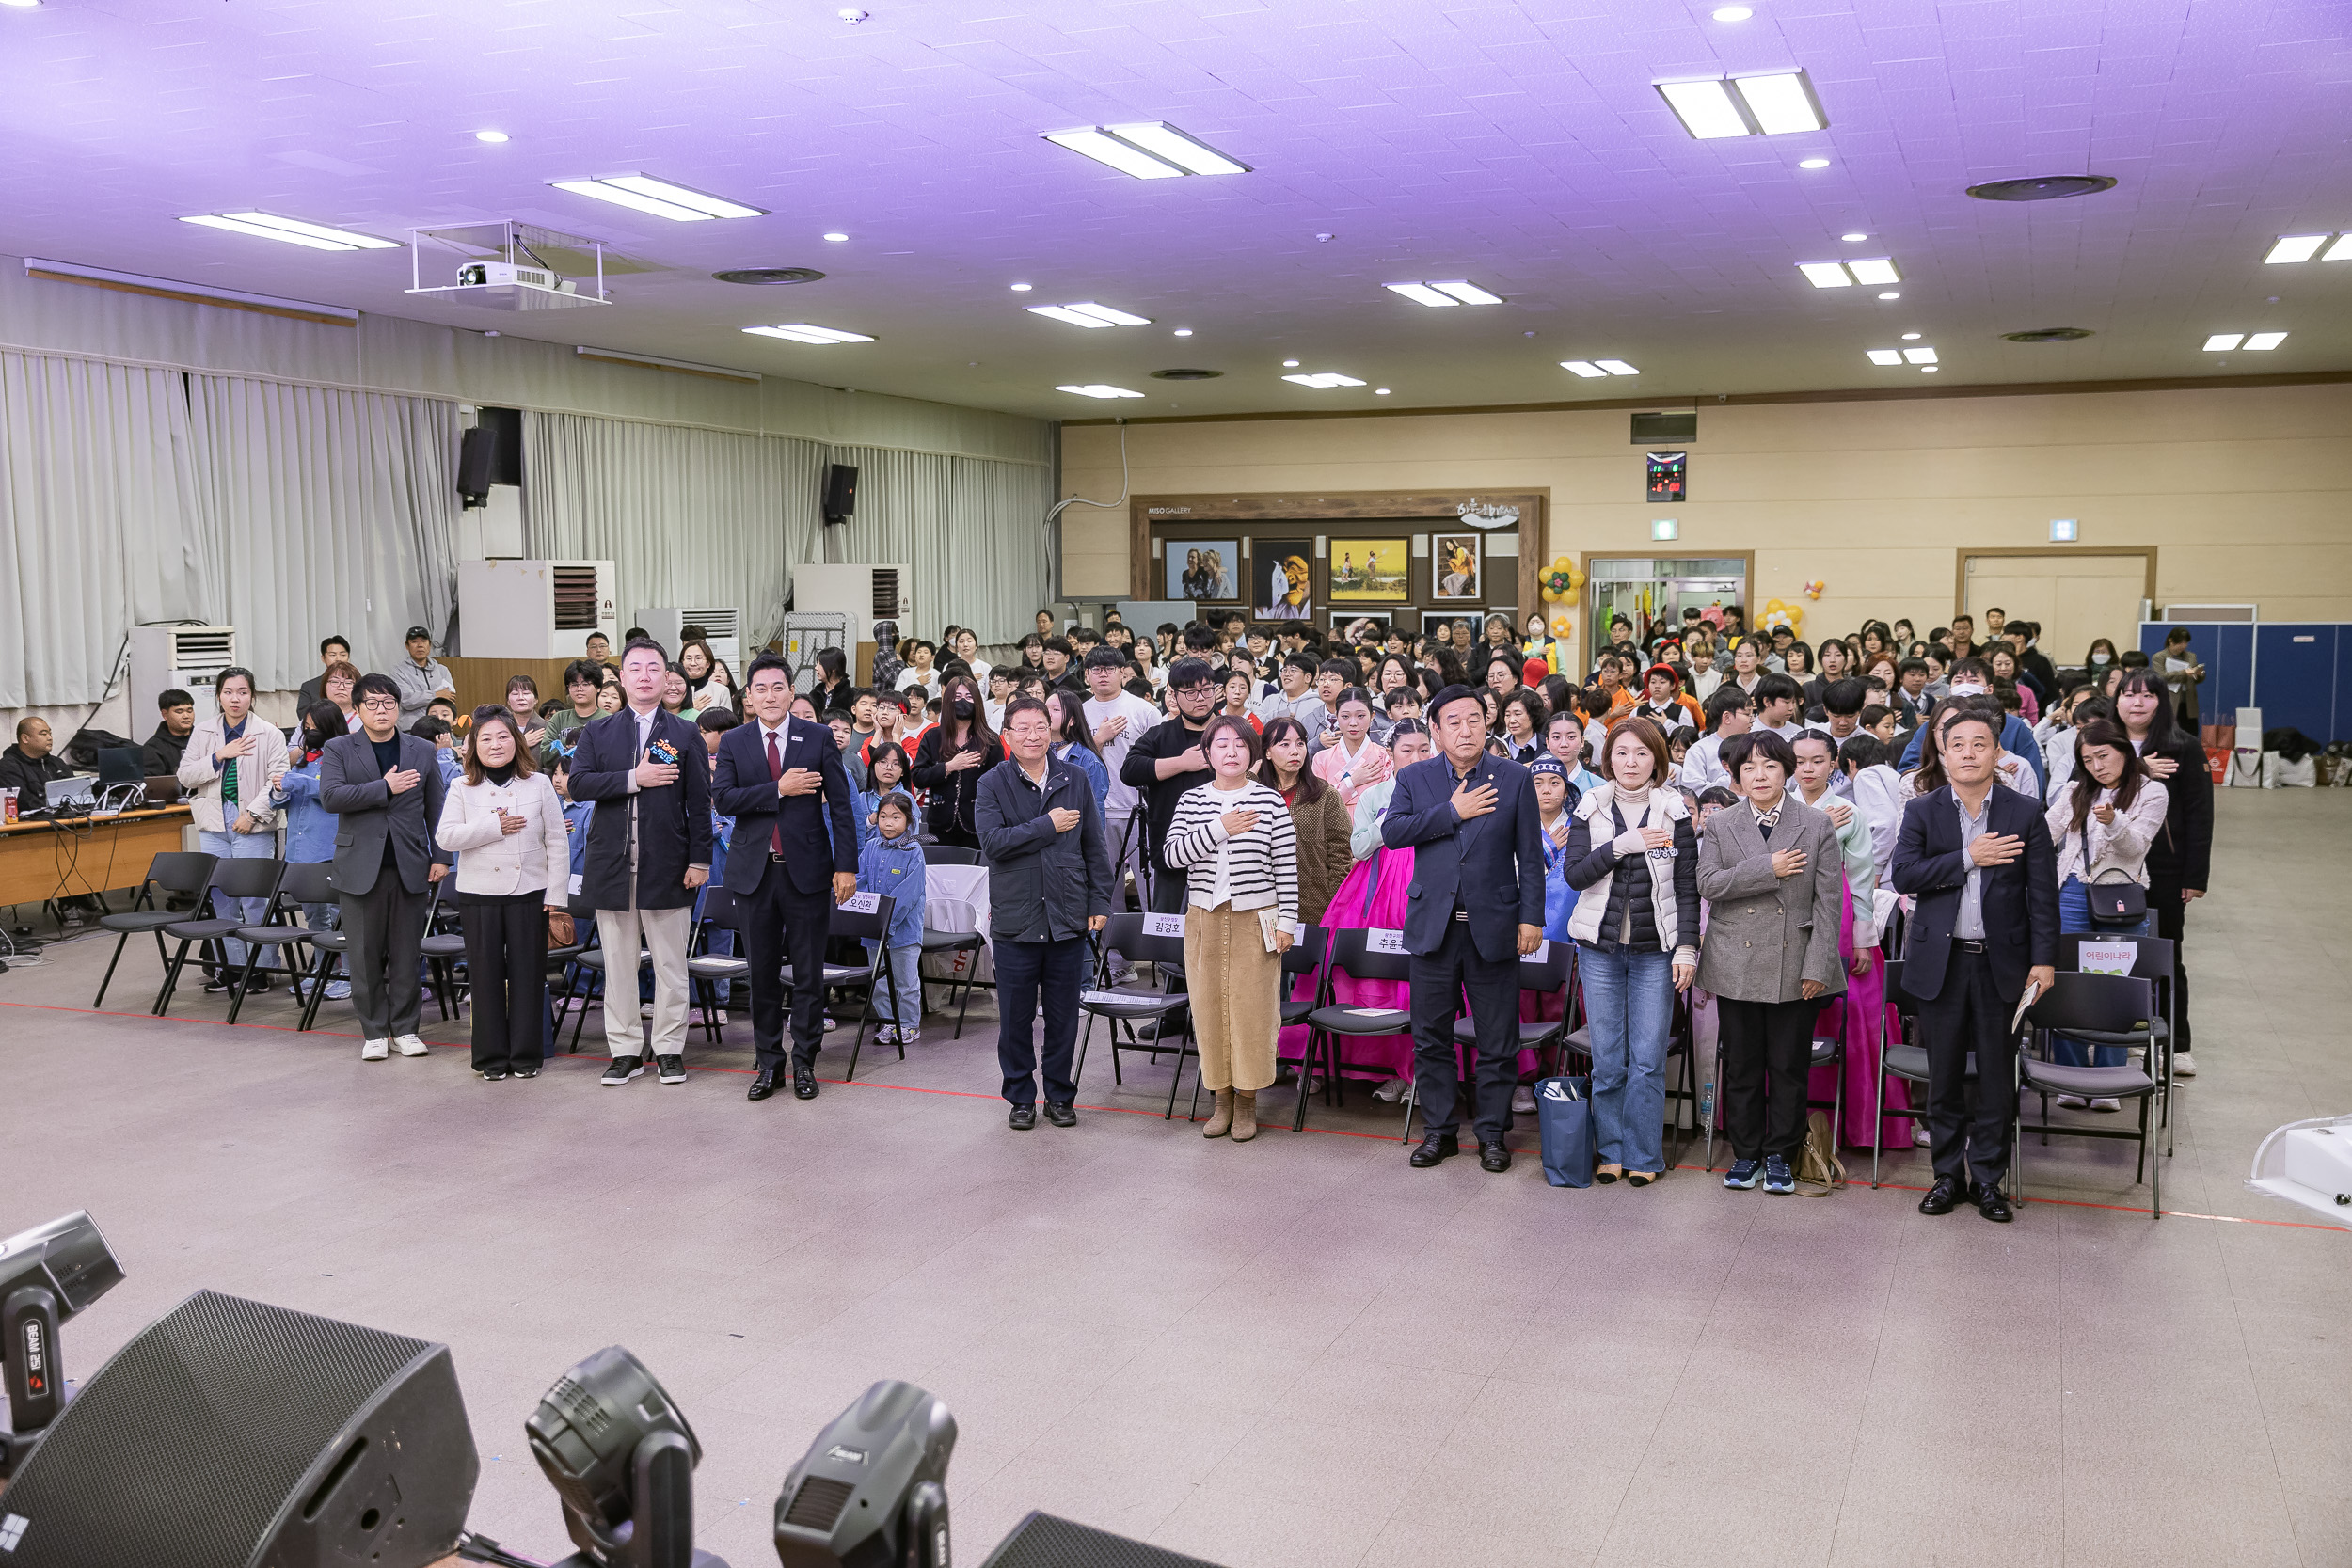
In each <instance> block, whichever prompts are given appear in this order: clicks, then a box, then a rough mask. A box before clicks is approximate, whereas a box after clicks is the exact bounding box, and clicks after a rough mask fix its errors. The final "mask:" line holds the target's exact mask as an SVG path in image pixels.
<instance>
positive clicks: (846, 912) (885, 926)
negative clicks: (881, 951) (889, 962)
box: [827, 893, 898, 942]
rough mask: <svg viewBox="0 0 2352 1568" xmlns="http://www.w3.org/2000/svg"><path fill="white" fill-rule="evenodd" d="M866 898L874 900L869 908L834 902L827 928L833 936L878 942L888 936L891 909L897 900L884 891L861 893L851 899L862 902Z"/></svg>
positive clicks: (894, 907)
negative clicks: (854, 908) (862, 908)
mask: <svg viewBox="0 0 2352 1568" xmlns="http://www.w3.org/2000/svg"><path fill="white" fill-rule="evenodd" d="M868 898H871V899H872V900H873V901H874V907H873V908H872V909H870V910H853V909H850V908H848V907H846V906H844V905H840V904H835V905H834V907H833V920H832V922H831V924H830V925H829V926H828V927H827V930H828V931H829V932H830V933H831V934H832V935H834V936H836V937H849V938H850V939H852V940H854V941H860V942H864V941H873V942H880V941H882V939H883V938H884V937H886V936H888V935H889V934H890V915H891V911H894V910H896V909H897V908H898V900H897V899H895V898H893V897H891V896H890V895H888V894H886V893H861V894H858V895H855V896H854V898H853V900H852V901H853V902H857V903H864V902H865V901H866V899H868Z"/></svg>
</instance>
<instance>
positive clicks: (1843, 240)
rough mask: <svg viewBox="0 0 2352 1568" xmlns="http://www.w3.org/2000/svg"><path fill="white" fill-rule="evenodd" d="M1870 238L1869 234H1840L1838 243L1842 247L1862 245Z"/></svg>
mask: <svg viewBox="0 0 2352 1568" xmlns="http://www.w3.org/2000/svg"><path fill="white" fill-rule="evenodd" d="M1869 237H1870V236H1869V235H1867V234H1840V235H1838V236H1837V241H1838V243H1839V244H1840V245H1860V244H1861V243H1862V242H1863V241H1865V240H1867V239H1868V238H1869Z"/></svg>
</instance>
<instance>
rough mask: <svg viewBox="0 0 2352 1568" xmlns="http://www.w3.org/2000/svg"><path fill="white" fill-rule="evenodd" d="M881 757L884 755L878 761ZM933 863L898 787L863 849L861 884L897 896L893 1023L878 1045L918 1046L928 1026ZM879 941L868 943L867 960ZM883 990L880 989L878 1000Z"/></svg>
mask: <svg viewBox="0 0 2352 1568" xmlns="http://www.w3.org/2000/svg"><path fill="white" fill-rule="evenodd" d="M877 760H879V758H878V759H877ZM927 868H928V863H927V862H926V861H925V860H924V859H923V846H922V845H921V844H920V843H918V842H917V841H916V839H915V836H914V800H913V798H911V797H910V796H908V795H907V794H906V793H905V792H904V791H903V790H895V789H894V790H892V791H891V792H890V793H888V794H886V795H884V796H883V797H882V800H881V801H880V803H879V804H878V805H876V807H875V808H874V836H873V837H872V838H869V839H867V840H866V845H865V847H863V848H861V849H860V850H859V851H858V852H857V888H858V891H859V892H860V893H879V894H881V895H883V896H884V897H887V898H889V899H891V900H893V903H892V906H891V913H890V931H889V934H888V936H887V937H886V938H885V940H884V942H883V945H886V946H887V947H888V948H889V949H890V985H889V988H888V992H889V1001H888V1003H887V1006H888V1008H889V1016H890V1018H891V1020H892V1023H891V1024H886V1025H884V1026H883V1029H882V1034H881V1036H880V1037H879V1040H878V1043H880V1044H882V1045H912V1044H914V1042H915V1041H916V1040H917V1039H919V1038H920V1037H921V1036H922V1028H923V883H924V878H925V872H926V870H927ZM875 945H876V944H875V943H874V942H866V944H865V946H866V958H867V960H868V961H869V962H870V961H872V959H873V956H874V948H875ZM882 994H883V988H882V987H881V986H877V987H875V990H874V996H875V1000H876V1001H877V1002H880V1001H881V1000H882Z"/></svg>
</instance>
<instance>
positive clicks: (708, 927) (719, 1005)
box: [686, 881, 752, 1045]
mask: <svg viewBox="0 0 2352 1568" xmlns="http://www.w3.org/2000/svg"><path fill="white" fill-rule="evenodd" d="M713 931H733V932H734V933H735V934H736V946H738V947H742V946H744V945H745V943H744V942H743V940H742V936H743V909H742V906H741V905H740V904H739V903H738V902H737V901H736V897H735V895H734V894H732V893H729V892H728V891H727V888H726V884H725V883H723V882H715V881H714V882H706V883H705V884H703V917H702V919H701V920H700V921H699V922H698V923H697V924H696V925H695V927H694V940H693V942H692V944H691V946H690V947H689V948H688V949H687V953H688V957H687V959H686V984H687V989H688V990H690V991H691V993H692V995H693V998H694V1006H695V1007H696V1008H697V1009H698V1010H699V1011H700V1012H701V1013H702V1015H703V1039H704V1041H705V1043H707V1044H709V1045H717V1044H719V1043H721V1038H720V1030H721V1028H722V1025H721V1023H720V1022H719V1014H720V1013H721V1012H722V1011H723V1010H724V1009H725V1007H726V1003H727V997H728V995H729V994H730V993H731V992H732V991H733V990H735V983H736V982H737V981H738V980H744V981H748V980H749V979H750V978H751V974H752V961H751V960H750V959H749V958H745V957H743V955H742V954H741V953H713V952H712V951H710V933H711V932H713Z"/></svg>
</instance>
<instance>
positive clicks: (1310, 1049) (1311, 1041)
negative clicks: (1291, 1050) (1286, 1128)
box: [1291, 1024, 1323, 1132]
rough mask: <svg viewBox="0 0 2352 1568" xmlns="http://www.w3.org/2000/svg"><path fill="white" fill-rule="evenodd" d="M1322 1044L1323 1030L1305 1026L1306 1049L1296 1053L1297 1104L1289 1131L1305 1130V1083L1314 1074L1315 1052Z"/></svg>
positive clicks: (1311, 1025) (1313, 1026)
mask: <svg viewBox="0 0 2352 1568" xmlns="http://www.w3.org/2000/svg"><path fill="white" fill-rule="evenodd" d="M1322 1044H1323V1031H1322V1029H1320V1028H1319V1027H1317V1026H1316V1025H1314V1024H1309V1025H1308V1026H1307V1049H1306V1050H1304V1051H1302V1052H1300V1053H1298V1104H1297V1106H1296V1108H1295V1110H1294V1111H1293V1113H1292V1116H1291V1131H1292V1132H1305V1131H1307V1085H1308V1083H1309V1081H1310V1080H1311V1078H1312V1077H1313V1076H1314V1074H1313V1072H1312V1070H1311V1069H1313V1067H1314V1062H1315V1053H1316V1051H1317V1050H1318V1049H1320V1048H1321V1046H1322Z"/></svg>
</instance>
